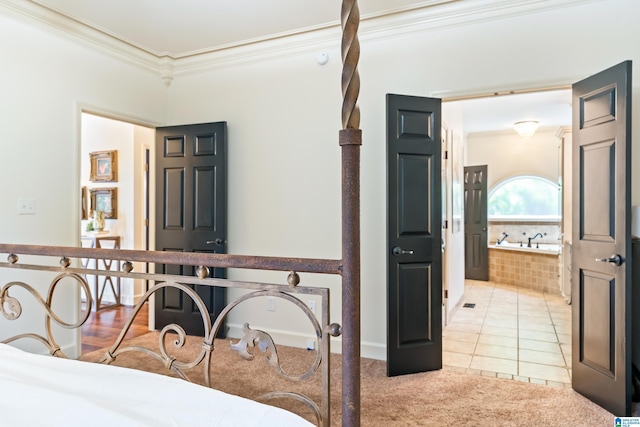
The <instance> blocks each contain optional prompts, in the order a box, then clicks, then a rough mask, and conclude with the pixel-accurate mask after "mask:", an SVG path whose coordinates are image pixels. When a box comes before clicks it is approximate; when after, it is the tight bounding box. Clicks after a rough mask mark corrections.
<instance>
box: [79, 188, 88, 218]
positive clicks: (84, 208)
mask: <svg viewBox="0 0 640 427" xmlns="http://www.w3.org/2000/svg"><path fill="white" fill-rule="evenodd" d="M80 206H81V208H80V211H81V213H80V215H81V217H82V219H89V212H88V211H87V207H88V204H87V187H82V188H81V189H80Z"/></svg>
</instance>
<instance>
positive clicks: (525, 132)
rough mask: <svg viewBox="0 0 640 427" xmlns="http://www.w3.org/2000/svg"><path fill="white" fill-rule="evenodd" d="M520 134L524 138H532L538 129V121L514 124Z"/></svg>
mask: <svg viewBox="0 0 640 427" xmlns="http://www.w3.org/2000/svg"><path fill="white" fill-rule="evenodd" d="M513 127H514V128H515V130H516V132H518V135H520V136H521V137H523V138H530V137H532V136H533V134H534V133H536V130H538V122H536V121H533V120H528V121H523V122H517V123H515V124H514V125H513Z"/></svg>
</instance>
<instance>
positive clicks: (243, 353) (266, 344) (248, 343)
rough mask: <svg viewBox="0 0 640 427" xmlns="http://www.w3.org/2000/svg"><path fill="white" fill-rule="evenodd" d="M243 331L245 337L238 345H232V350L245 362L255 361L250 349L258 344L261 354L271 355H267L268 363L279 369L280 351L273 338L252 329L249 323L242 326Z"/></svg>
mask: <svg viewBox="0 0 640 427" xmlns="http://www.w3.org/2000/svg"><path fill="white" fill-rule="evenodd" d="M242 330H243V331H244V336H243V337H242V338H241V339H240V341H238V342H237V343H235V344H233V343H231V349H232V350H233V351H235V352H237V353H238V355H240V357H242V358H243V359H244V360H253V359H254V357H255V356H254V355H253V354H251V353H250V352H249V347H251V348H253V347H255V344H256V343H257V344H258V348H259V349H260V351H261V352H263V353H265V354H267V352H270V353H271V354H270V355H269V354H267V357H266V359H267V363H268V364H269V365H270V366H273V367H275V368H278V367H279V365H280V364H279V362H278V349H277V348H276V345H275V344H274V342H273V339H271V336H270V335H269V334H268V333H266V332H263V331H259V330H253V329H251V328H250V327H249V324H248V323H245V324H244V325H243V326H242Z"/></svg>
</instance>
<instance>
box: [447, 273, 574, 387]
mask: <svg viewBox="0 0 640 427" xmlns="http://www.w3.org/2000/svg"><path fill="white" fill-rule="evenodd" d="M464 302H465V305H470V304H475V306H474V307H465V306H462V307H460V309H459V310H458V311H457V313H456V314H455V315H454V316H453V319H452V320H451V322H450V323H449V325H447V326H446V327H445V328H444V330H443V364H444V365H445V366H447V367H449V368H452V369H458V370H462V371H465V372H467V373H474V374H478V375H486V376H493V377H495V376H497V377H499V378H508V379H514V380H518V381H524V382H531V383H536V384H546V385H551V386H556V387H571V306H570V305H568V304H566V303H565V301H564V299H563V298H562V297H561V296H560V295H550V294H543V293H541V292H538V291H533V290H530V289H519V288H517V287H515V286H510V285H501V284H496V283H493V282H483V281H475V280H466V281H465V301H464Z"/></svg>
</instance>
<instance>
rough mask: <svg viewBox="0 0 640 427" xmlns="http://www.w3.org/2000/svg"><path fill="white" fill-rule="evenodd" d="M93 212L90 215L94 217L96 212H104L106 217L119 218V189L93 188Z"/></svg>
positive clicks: (90, 191) (91, 191) (91, 192)
mask: <svg viewBox="0 0 640 427" xmlns="http://www.w3.org/2000/svg"><path fill="white" fill-rule="evenodd" d="M89 193H90V194H91V210H90V212H89V215H90V216H91V217H93V215H94V213H95V211H103V212H104V217H105V218H109V219H116V218H117V217H118V189H117V188H92V189H90V190H89Z"/></svg>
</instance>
